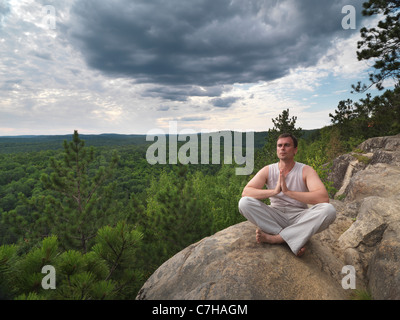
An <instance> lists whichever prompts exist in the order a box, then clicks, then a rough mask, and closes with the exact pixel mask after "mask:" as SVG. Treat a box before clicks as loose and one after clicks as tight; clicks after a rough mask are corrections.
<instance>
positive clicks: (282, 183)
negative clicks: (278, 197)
mask: <svg viewBox="0 0 400 320" xmlns="http://www.w3.org/2000/svg"><path fill="white" fill-rule="evenodd" d="M274 191H275V193H276V194H279V193H280V192H283V193H284V194H286V193H287V192H288V191H289V190H288V188H287V186H286V180H285V175H284V174H283V170H280V171H279V179H278V183H277V184H276V187H275V189H274Z"/></svg>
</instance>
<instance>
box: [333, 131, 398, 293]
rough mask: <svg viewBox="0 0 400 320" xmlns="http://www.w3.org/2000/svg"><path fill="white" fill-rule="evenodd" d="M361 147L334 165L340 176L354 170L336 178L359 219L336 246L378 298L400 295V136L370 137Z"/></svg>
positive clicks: (348, 211)
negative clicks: (344, 172)
mask: <svg viewBox="0 0 400 320" xmlns="http://www.w3.org/2000/svg"><path fill="white" fill-rule="evenodd" d="M358 151H359V152H355V153H351V154H349V155H345V156H342V157H339V158H338V159H336V162H335V161H334V165H333V168H332V175H334V174H335V172H336V170H337V168H340V169H341V172H343V171H344V169H343V168H346V166H347V168H346V172H347V174H348V175H347V176H346V175H345V176H344V177H343V179H342V180H341V179H339V178H338V177H336V183H338V184H339V185H340V187H341V191H342V192H343V193H338V194H337V196H338V197H339V198H341V199H342V202H341V203H338V202H336V205H337V209H339V210H338V212H339V213H340V215H341V216H343V217H347V218H350V219H352V220H353V221H354V223H352V224H351V226H350V227H349V228H348V229H347V230H346V231H345V232H343V234H341V235H340V237H339V238H338V239H337V241H333V242H332V248H333V250H334V251H335V253H336V255H337V256H338V257H340V256H341V257H342V259H343V261H344V263H346V264H350V265H353V266H354V267H355V268H356V271H357V273H358V275H359V276H360V278H361V279H362V281H363V282H364V284H365V286H366V287H368V289H369V291H370V292H371V294H372V297H373V298H375V299H400V263H399V262H400V135H397V136H391V137H380V138H372V139H369V140H367V141H365V142H363V143H362V144H361V145H360V146H359V147H358ZM349 167H352V169H349ZM343 190H345V191H343ZM343 198H344V199H343Z"/></svg>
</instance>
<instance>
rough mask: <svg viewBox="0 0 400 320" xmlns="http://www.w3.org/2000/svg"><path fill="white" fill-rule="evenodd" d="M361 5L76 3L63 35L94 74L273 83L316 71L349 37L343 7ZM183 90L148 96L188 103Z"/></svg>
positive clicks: (325, 1)
mask: <svg viewBox="0 0 400 320" xmlns="http://www.w3.org/2000/svg"><path fill="white" fill-rule="evenodd" d="M361 3H362V1H359V0H341V1H332V0H286V1H285V0H280V1H279V0H168V1H164V0H135V1H132V0H120V1H101V2H100V1H98V0H86V1H77V2H76V3H75V5H74V7H73V8H72V10H71V20H70V22H69V24H68V25H66V26H65V27H66V29H65V30H66V32H67V33H68V36H69V37H70V39H71V41H72V42H73V43H74V45H75V46H76V47H77V48H79V50H80V51H81V52H82V53H83V55H84V57H85V60H86V62H87V64H88V65H89V66H90V67H92V68H95V69H98V70H100V71H102V72H103V73H105V74H108V75H110V76H118V77H119V76H121V77H129V78H132V79H134V80H135V81H136V82H141V83H154V84H158V85H179V86H182V85H184V86H189V87H186V88H189V89H191V87H190V86H191V85H194V86H203V87H209V86H218V85H223V84H234V83H254V82H257V81H268V80H273V79H277V78H279V77H282V76H284V75H285V74H287V73H288V72H289V70H290V69H293V68H296V67H299V66H304V67H307V66H310V65H313V64H315V63H316V62H317V61H318V59H319V58H320V57H321V56H322V55H324V53H326V50H327V48H328V47H329V43H330V41H331V40H332V39H333V38H334V37H348V36H350V35H352V31H351V30H343V29H342V26H341V20H342V18H343V16H344V15H343V14H342V13H341V10H342V7H343V6H344V5H349V4H351V5H354V6H355V7H356V9H357V13H358V14H360V12H361V9H360V6H361ZM359 20H360V16H358V21H359ZM62 27H64V26H62ZM354 32H356V31H354ZM184 89H185V88H183V89H182V90H181V91H180V90H178V91H175V92H171V91H170V92H165V91H164V92H163V90H160V89H158V90H157V89H155V90H154V91H153V92H150V94H154V95H157V94H158V95H159V96H163V97H165V98H167V99H177V100H179V99H181V100H184V99H185V96H187V95H189V93H188V92H186V93H183V90H184ZM200 93H201V92H200Z"/></svg>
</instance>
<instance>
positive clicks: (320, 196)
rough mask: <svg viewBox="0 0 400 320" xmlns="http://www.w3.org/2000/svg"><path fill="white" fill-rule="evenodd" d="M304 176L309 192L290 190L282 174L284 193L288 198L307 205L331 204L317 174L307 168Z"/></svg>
mask: <svg viewBox="0 0 400 320" xmlns="http://www.w3.org/2000/svg"><path fill="white" fill-rule="evenodd" d="M303 170H304V171H303V176H304V178H305V182H306V185H307V188H308V190H309V192H297V191H291V190H288V188H287V186H286V182H285V177H284V176H283V175H282V174H280V179H281V181H282V183H281V187H282V192H283V193H284V194H285V195H287V196H288V197H290V198H292V199H295V200H297V201H301V202H304V203H307V204H318V203H329V195H328V191H327V190H326V188H325V186H324V184H323V183H322V181H321V179H320V178H319V176H318V174H317V172H316V171H315V170H314V169H313V168H311V167H310V166H305V167H304V169H303Z"/></svg>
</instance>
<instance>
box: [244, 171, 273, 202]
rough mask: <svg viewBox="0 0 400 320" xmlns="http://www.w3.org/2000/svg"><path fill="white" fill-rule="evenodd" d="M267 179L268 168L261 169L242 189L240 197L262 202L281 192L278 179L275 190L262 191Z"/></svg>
mask: <svg viewBox="0 0 400 320" xmlns="http://www.w3.org/2000/svg"><path fill="white" fill-rule="evenodd" d="M267 179H268V166H265V167H264V168H262V169H261V170H260V171H258V173H257V174H256V175H255V176H254V177H253V179H251V180H250V181H249V183H248V184H247V185H246V186H245V187H244V189H243V193H242V197H251V198H255V199H258V200H264V199H267V198H270V197H272V196H275V195H277V194H278V193H280V192H281V182H280V178H279V181H278V183H277V185H276V187H275V189H273V190H272V189H263V188H264V186H265V184H266V183H267Z"/></svg>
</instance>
